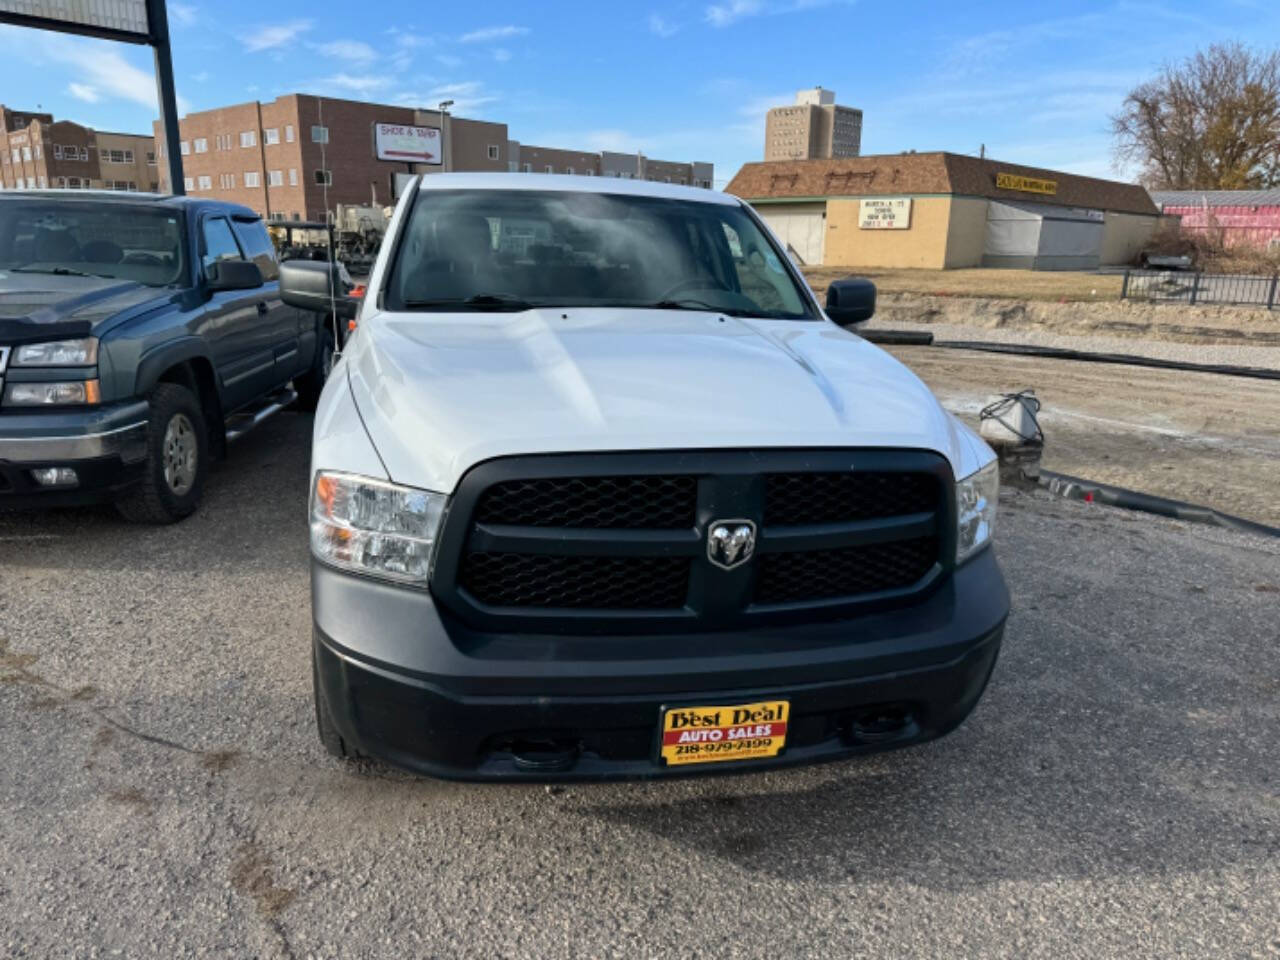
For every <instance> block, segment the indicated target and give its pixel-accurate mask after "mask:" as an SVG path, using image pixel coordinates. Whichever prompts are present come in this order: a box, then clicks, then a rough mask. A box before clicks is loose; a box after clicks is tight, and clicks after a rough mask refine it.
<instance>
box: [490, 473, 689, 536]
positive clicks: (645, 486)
mask: <svg viewBox="0 0 1280 960" xmlns="http://www.w3.org/2000/svg"><path fill="white" fill-rule="evenodd" d="M697 503H698V481H697V479H696V478H694V477H687V476H636V477H545V478H538V479H529V480H507V481H504V482H502V483H497V484H494V485H493V486H492V487H490V488H489V489H488V490H486V491H485V493H484V496H483V497H482V498H481V499H480V503H479V505H478V507H477V508H476V516H475V519H476V522H477V523H495V524H510V525H513V526H524V527H577V528H583V529H618V530H679V529H688V528H690V527H692V526H693V524H694V520H695V516H696V512H697Z"/></svg>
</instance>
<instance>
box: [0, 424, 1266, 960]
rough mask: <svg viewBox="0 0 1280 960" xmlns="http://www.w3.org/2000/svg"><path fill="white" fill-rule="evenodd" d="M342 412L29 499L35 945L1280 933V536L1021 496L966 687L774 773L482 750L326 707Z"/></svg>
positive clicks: (790, 951) (24, 631)
mask: <svg viewBox="0 0 1280 960" xmlns="http://www.w3.org/2000/svg"><path fill="white" fill-rule="evenodd" d="M309 427H310V424H309V421H308V420H307V419H306V418H305V417H302V416H300V415H295V414H286V415H282V416H280V417H278V418H276V419H275V420H274V421H271V422H269V423H268V424H267V425H265V426H264V427H263V428H262V429H261V430H260V431H258V432H256V433H255V434H252V435H250V436H249V437H248V438H246V439H245V440H244V441H242V442H241V443H240V444H238V445H237V446H236V447H235V448H234V452H233V458H232V460H231V461H230V462H229V463H227V464H225V465H223V466H222V467H220V468H219V470H218V471H217V473H216V474H215V476H214V477H213V478H212V481H211V483H210V486H209V489H208V492H207V501H206V504H205V508H204V510H203V511H202V512H201V514H200V515H198V516H197V517H195V518H193V519H191V520H189V521H187V522H186V523H184V524H182V525H180V526H177V527H173V528H166V529H137V528H130V527H126V526H124V525H122V524H121V523H119V522H117V521H116V520H115V519H114V516H113V515H112V514H111V513H110V512H107V511H67V512H59V513H48V514H26V515H12V516H7V517H5V516H0V581H2V582H3V589H0V681H3V682H0V755H2V756H3V757H4V761H5V762H4V763H3V764H2V765H0V808H2V809H3V810H4V815H3V816H2V817H0V953H3V954H4V955H5V956H11V957H46V956H75V957H98V956H103V957H105V956H116V955H123V956H163V957H188V956H191V957H194V956H201V957H203V956H229V957H248V956H259V957H306V956H316V957H337V956H359V957H374V956H387V957H402V956H484V957H492V956H513V957H514V956H521V957H524V956H527V957H553V956H597V957H604V956H655V957H656V956H679V957H691V956H710V957H736V956H742V957H755V956H760V957H764V956H769V957H779V956H783V957H791V956H796V957H799V956H814V957H830V956H842V957H876V958H879V957H900V956H946V957H952V956H973V957H977V956H1018V957H1029V956H1030V957H1055V958H1060V957H1089V958H1097V957H1125V958H1129V957H1172V956H1197V957H1226V956H1232V957H1237V956H1259V957H1261V956H1273V955H1275V954H1276V953H1277V952H1280V799H1278V795H1280V789H1278V788H1280V780H1278V774H1277V769H1280V737H1278V736H1277V734H1278V733H1280V707H1278V703H1280V663H1278V657H1280V655H1278V653H1277V642H1276V641H1277V627H1276V623H1277V618H1276V611H1277V605H1278V601H1280V544H1278V543H1276V542H1274V541H1266V540H1260V539H1253V538H1248V537H1245V536H1242V535H1239V534H1234V533H1231V532H1228V531H1221V530H1216V529H1209V528H1200V527H1192V526H1188V525H1183V524H1178V523H1174V522H1171V521H1159V520H1153V519H1148V518H1145V517H1141V516H1138V515H1134V514H1127V513H1122V512H1118V511H1112V510H1110V509H1108V508H1105V507H1098V506H1089V505H1084V504H1076V503H1068V502H1063V501H1054V500H1049V499H1047V498H1044V497H1041V496H1039V495H1012V494H1006V495H1005V496H1004V497H1003V498H1002V504H1001V508H1002V520H1001V528H1002V529H1001V533H1000V539H999V544H998V553H999V555H1000V559H1001V561H1002V563H1003V565H1004V568H1005V570H1006V573H1007V576H1008V579H1009V582H1010V586H1011V589H1012V592H1013V596H1014V612H1013V615H1012V617H1011V619H1010V622H1009V628H1008V635H1007V639H1006V643H1005V648H1004V652H1003V654H1002V657H1001V661H1000V663H999V665H998V666H997V668H996V673H995V676H994V679H993V681H992V684H991V686H990V688H989V689H988V691H987V694H986V696H985V698H984V700H983V701H982V703H981V704H979V706H978V708H977V710H976V711H975V713H974V714H973V716H972V717H971V718H970V719H969V721H968V722H967V723H966V724H965V725H964V726H962V727H961V728H960V729H959V730H958V731H957V732H955V733H954V734H952V735H951V736H949V737H947V738H946V739H944V740H942V741H939V742H936V743H934V744H930V745H927V746H924V747H920V748H915V749H910V750H906V751H902V752H898V753H894V754H888V755H883V756H880V757H876V758H871V759H867V760H862V761H858V762H852V763H843V764H838V765H831V766H825V767H818V768H810V769H804V770H796V771H788V772H779V773H776V774H769V775H759V776H749V777H747V776H737V777H733V776H730V777H722V778H715V779H707V780H693V781H680V782H674V783H662V784H644V785H625V784H615V785H604V786H587V787H583V786H575V787H572V788H564V789H547V788H545V787H540V786H497V787H495V786H468V785H455V784H447V783H438V782H433V781H427V780H420V779H416V778H413V777H409V776H405V775H401V774H399V773H396V772H393V771H389V770H386V769H383V768H380V767H374V766H370V767H355V768H351V767H344V766H342V765H341V764H339V763H338V762H336V761H333V760H330V759H329V758H328V757H327V756H325V755H324V754H323V753H322V751H321V748H320V746H319V744H318V743H317V742H316V740H315V737H314V732H313V727H312V714H311V709H312V708H311V690H310V677H309V675H308V667H309V664H308V657H309V652H308V644H309V632H308V631H309V613H308V605H307V603H308V601H307V567H306V547H305V527H304V523H303V517H304V502H305V477H306V463H307V454H306V450H307V439H308V436H309Z"/></svg>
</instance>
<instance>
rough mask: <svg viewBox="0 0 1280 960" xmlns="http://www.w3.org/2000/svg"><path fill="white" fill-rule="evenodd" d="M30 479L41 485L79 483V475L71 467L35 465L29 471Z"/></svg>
mask: <svg viewBox="0 0 1280 960" xmlns="http://www.w3.org/2000/svg"><path fill="white" fill-rule="evenodd" d="M31 479H32V480H34V481H35V482H36V483H37V484H39V485H40V486H42V487H75V486H78V485H79V484H80V477H79V475H78V474H77V473H76V472H75V470H73V469H72V468H71V467H37V468H36V469H35V470H32V471H31Z"/></svg>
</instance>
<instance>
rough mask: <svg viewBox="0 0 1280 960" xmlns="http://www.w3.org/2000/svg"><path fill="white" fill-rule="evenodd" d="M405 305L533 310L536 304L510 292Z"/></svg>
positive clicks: (408, 301) (424, 307) (407, 301)
mask: <svg viewBox="0 0 1280 960" xmlns="http://www.w3.org/2000/svg"><path fill="white" fill-rule="evenodd" d="M404 305H405V306H406V307H408V308H409V309H410V310H422V309H430V308H432V307H452V308H462V309H466V308H468V307H483V308H487V309H491V310H492V309H497V310H513V311H515V310H532V309H533V308H534V306H535V305H534V304H532V303H530V302H529V301H527V300H522V299H520V298H519V297H517V296H514V295H512V294H510V293H477V294H475V295H474V296H470V297H451V298H443V299H439V300H406V301H405V302H404Z"/></svg>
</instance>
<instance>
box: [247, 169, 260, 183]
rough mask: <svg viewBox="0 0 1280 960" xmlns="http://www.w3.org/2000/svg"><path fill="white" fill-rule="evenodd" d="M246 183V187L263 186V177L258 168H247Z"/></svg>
mask: <svg viewBox="0 0 1280 960" xmlns="http://www.w3.org/2000/svg"><path fill="white" fill-rule="evenodd" d="M244 185H245V186H246V187H260V186H262V177H261V175H260V174H259V173H258V171H257V170H246V171H245V172H244Z"/></svg>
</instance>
